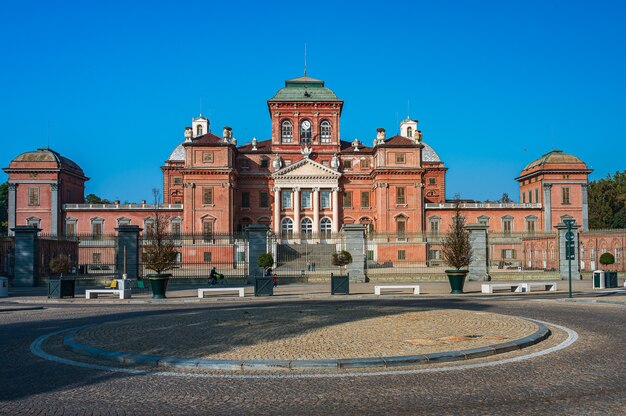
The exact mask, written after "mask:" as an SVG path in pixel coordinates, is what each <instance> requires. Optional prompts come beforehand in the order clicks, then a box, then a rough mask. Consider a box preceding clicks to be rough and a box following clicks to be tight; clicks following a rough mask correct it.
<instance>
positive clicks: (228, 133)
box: [222, 126, 233, 143]
mask: <svg viewBox="0 0 626 416" xmlns="http://www.w3.org/2000/svg"><path fill="white" fill-rule="evenodd" d="M232 137H233V129H232V127H228V126H224V130H222V138H223V139H224V142H225V143H228V142H229V141H230V139H231V138H232Z"/></svg>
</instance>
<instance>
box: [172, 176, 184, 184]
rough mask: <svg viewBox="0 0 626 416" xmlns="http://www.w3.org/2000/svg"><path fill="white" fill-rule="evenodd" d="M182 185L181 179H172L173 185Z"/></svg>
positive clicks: (178, 177)
mask: <svg viewBox="0 0 626 416" xmlns="http://www.w3.org/2000/svg"><path fill="white" fill-rule="evenodd" d="M182 183H183V178H181V177H180V176H176V177H174V185H180V184H182Z"/></svg>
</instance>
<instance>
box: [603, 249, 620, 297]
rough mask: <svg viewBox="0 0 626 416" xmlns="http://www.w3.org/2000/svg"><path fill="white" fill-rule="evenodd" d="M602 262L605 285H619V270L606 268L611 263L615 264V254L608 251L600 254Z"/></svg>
mask: <svg viewBox="0 0 626 416" xmlns="http://www.w3.org/2000/svg"><path fill="white" fill-rule="evenodd" d="M600 264H601V265H603V266H604V269H605V270H604V282H605V283H604V287H606V288H615V287H617V272H613V271H609V270H606V266H610V265H611V264H615V256H613V255H612V254H611V253H609V252H608V251H607V252H606V253H602V255H601V256H600Z"/></svg>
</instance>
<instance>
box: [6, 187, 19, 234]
mask: <svg viewBox="0 0 626 416" xmlns="http://www.w3.org/2000/svg"><path fill="white" fill-rule="evenodd" d="M16 191H17V184H16V183H10V184H9V210H8V211H9V212H8V214H9V224H8V225H9V235H15V233H14V232H13V228H15V194H16Z"/></svg>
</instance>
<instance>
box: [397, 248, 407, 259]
mask: <svg viewBox="0 0 626 416" xmlns="http://www.w3.org/2000/svg"><path fill="white" fill-rule="evenodd" d="M398 260H406V250H398Z"/></svg>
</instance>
